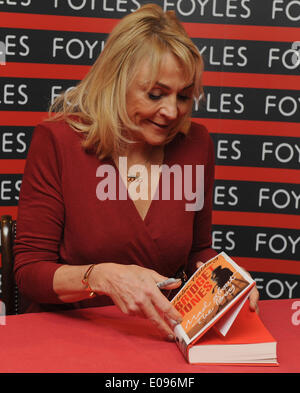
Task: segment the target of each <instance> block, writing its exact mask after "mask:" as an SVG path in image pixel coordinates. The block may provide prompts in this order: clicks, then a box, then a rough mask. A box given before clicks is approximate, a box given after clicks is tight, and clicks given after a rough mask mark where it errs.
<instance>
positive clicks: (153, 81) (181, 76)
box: [134, 53, 194, 89]
mask: <svg viewBox="0 0 300 393" xmlns="http://www.w3.org/2000/svg"><path fill="white" fill-rule="evenodd" d="M134 80H135V82H136V83H137V84H138V85H139V86H140V87H142V88H144V89H149V88H151V87H152V86H154V85H158V86H160V87H162V88H172V87H174V84H176V86H178V87H179V88H180V89H185V88H188V87H192V85H193V82H194V78H193V75H190V73H189V72H187V70H185V69H184V67H183V66H182V64H180V62H179V61H178V60H177V59H176V58H175V56H174V55H172V54H169V53H166V54H165V55H163V57H162V58H161V59H160V61H159V64H158V67H157V69H156V70H155V68H154V67H153V64H152V61H151V59H149V58H148V59H143V61H142V62H141V64H140V66H139V67H138V71H137V73H136V75H135V78H134Z"/></svg>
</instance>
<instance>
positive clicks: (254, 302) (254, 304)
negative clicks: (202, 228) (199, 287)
mask: <svg viewBox="0 0 300 393" xmlns="http://www.w3.org/2000/svg"><path fill="white" fill-rule="evenodd" d="M203 264H204V262H201V261H198V262H197V263H196V267H197V269H198V268H199V267H200V266H201V265H203ZM242 269H243V268H242ZM243 270H244V271H245V272H246V273H247V274H248V275H249V276H250V274H249V273H248V272H247V271H246V270H245V269H243ZM258 300H259V292H258V289H257V288H256V285H255V286H254V287H253V289H252V290H251V292H250V295H249V303H250V304H249V306H250V310H251V311H256V312H257V314H258V313H259V307H258Z"/></svg>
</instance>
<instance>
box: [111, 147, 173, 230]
mask: <svg viewBox="0 0 300 393" xmlns="http://www.w3.org/2000/svg"><path fill="white" fill-rule="evenodd" d="M170 143H172V141H171V142H170ZM170 143H168V144H166V145H165V146H164V157H163V161H162V164H161V166H163V165H166V164H167V162H168V145H169V144H170ZM108 160H109V161H110V162H111V163H112V165H113V166H114V168H115V170H116V175H117V176H116V179H117V183H118V184H119V186H120V185H121V186H122V187H123V188H124V189H125V190H126V200H127V201H128V204H129V206H131V210H134V211H135V213H134V214H135V215H137V216H138V219H139V220H140V221H141V222H142V223H143V225H146V222H148V221H149V216H150V213H151V211H152V210H153V204H154V203H155V202H156V201H157V200H158V199H159V198H158V196H157V193H158V192H159V191H160V190H161V182H162V171H160V173H159V179H158V182H157V185H156V190H155V192H154V193H152V197H151V203H150V205H149V207H148V209H147V212H146V214H145V216H144V218H143V217H142V216H141V214H140V213H139V211H138V209H137V207H136V206H135V203H134V200H133V199H132V198H131V196H130V194H129V191H128V187H127V185H126V184H125V182H124V180H123V178H122V176H121V174H120V171H119V168H118V166H117V165H116V163H115V161H114V160H113V158H108ZM150 176H151V174H150ZM119 179H120V180H119ZM118 191H119V194H120V190H118ZM124 194H125V192H124Z"/></svg>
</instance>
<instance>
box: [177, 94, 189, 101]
mask: <svg viewBox="0 0 300 393" xmlns="http://www.w3.org/2000/svg"><path fill="white" fill-rule="evenodd" d="M178 99H179V100H180V101H188V100H190V99H191V97H189V96H181V95H179V96H178Z"/></svg>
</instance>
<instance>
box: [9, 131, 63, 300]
mask: <svg viewBox="0 0 300 393" xmlns="http://www.w3.org/2000/svg"><path fill="white" fill-rule="evenodd" d="M61 167H62V159H61V155H60V153H59V146H58V143H57V141H55V138H54V137H53V134H52V133H51V132H50V130H49V129H47V127H45V126H42V125H39V126H37V127H36V128H35V130H34V133H33V138H32V142H31V145H30V149H29V153H28V156H27V161H26V166H25V171H24V175H23V181H22V186H21V191H20V199H19V206H18V217H17V235H16V242H15V247H14V253H15V277H16V282H17V285H18V287H19V289H20V291H21V292H22V293H23V294H24V295H26V296H27V297H28V298H29V299H30V300H32V301H35V302H37V303H62V302H61V301H60V300H59V299H58V297H57V295H56V294H55V292H54V290H53V276H54V273H55V271H56V269H57V268H58V267H59V266H60V265H61V262H60V260H59V246H60V240H61V237H62V236H63V224H64V202H63V197H62V192H61ZM33 288H34V290H33Z"/></svg>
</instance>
